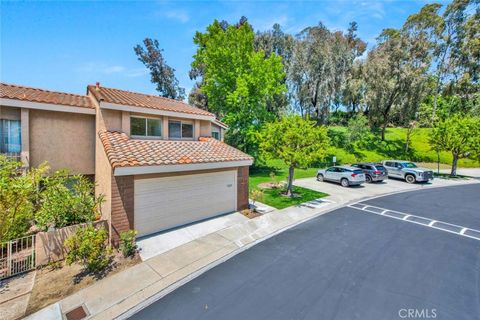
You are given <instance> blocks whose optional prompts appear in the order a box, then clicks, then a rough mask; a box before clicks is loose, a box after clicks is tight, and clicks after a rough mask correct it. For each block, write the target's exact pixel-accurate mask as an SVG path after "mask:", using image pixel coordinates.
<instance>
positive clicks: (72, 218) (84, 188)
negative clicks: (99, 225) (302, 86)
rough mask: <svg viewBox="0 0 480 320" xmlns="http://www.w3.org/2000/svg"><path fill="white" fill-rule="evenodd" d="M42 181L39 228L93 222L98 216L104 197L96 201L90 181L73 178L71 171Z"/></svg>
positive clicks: (80, 177) (56, 173) (38, 218)
mask: <svg viewBox="0 0 480 320" xmlns="http://www.w3.org/2000/svg"><path fill="white" fill-rule="evenodd" d="M43 182H44V187H43V190H42V192H41V202H42V204H41V207H40V209H39V211H38V212H37V213H36V215H35V220H36V221H37V225H38V227H39V228H40V229H43V230H47V229H48V228H49V227H55V228H62V227H66V226H69V225H74V224H79V223H85V222H91V221H93V220H94V219H95V218H96V217H97V216H99V205H100V203H101V202H102V201H103V198H102V197H99V198H95V196H94V195H93V189H94V185H93V183H92V182H90V181H89V180H88V179H87V178H85V177H83V176H81V175H74V176H72V175H70V174H69V172H68V171H57V172H55V173H54V174H53V175H51V176H49V177H46V178H45V179H44V181H43Z"/></svg>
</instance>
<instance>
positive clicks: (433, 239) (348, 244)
mask: <svg viewBox="0 0 480 320" xmlns="http://www.w3.org/2000/svg"><path fill="white" fill-rule="evenodd" d="M366 203H368V204H370V205H375V206H378V207H382V208H385V209H390V210H397V211H401V212H407V213H411V214H415V215H417V216H424V217H428V218H432V219H435V220H442V221H445V222H449V223H454V224H458V225H461V226H464V227H468V228H473V229H480V209H479V208H480V185H479V184H476V185H468V186H459V187H448V188H438V189H429V190H422V191H413V192H408V193H402V194H397V195H392V196H387V197H382V198H377V199H373V200H371V201H367V202H366ZM479 274H480V240H477V239H472V238H467V237H462V236H461V235H459V234H454V233H449V232H445V231H442V230H438V229H434V228H430V227H428V226H425V225H418V224H414V223H409V222H408V221H402V220H398V219H393V218H391V217H387V216H381V215H378V214H374V213H369V212H365V211H362V210H359V209H354V208H348V207H345V208H342V209H339V210H335V211H333V212H330V213H328V214H325V215H322V216H320V217H318V218H315V219H312V220H310V221H308V222H306V223H303V224H301V225H299V226H297V227H295V228H292V229H290V230H287V231H285V232H283V233H281V234H279V235H277V236H275V237H273V238H270V239H268V240H266V241H264V242H261V243H260V244H258V245H256V246H254V247H252V248H251V249H249V250H247V251H244V252H243V253H241V254H239V255H237V256H235V257H233V258H232V259H230V260H228V261H226V262H224V263H222V264H220V265H218V266H217V267H215V268H213V269H211V270H209V271H208V272H206V273H204V274H203V275H201V276H200V277H198V278H196V279H194V280H192V281H191V282H189V283H187V284H186V285H184V286H182V287H180V288H179V289H177V290H175V291H173V292H172V293H170V294H169V295H167V296H165V297H164V298H163V299H161V300H159V301H157V302H155V303H154V304H152V305H150V306H149V307H147V308H145V309H143V310H141V311H140V312H139V313H137V314H135V315H134V316H133V317H132V318H131V319H182V320H183V319H222V320H224V319H229V320H230V319H242V320H245V319H349V320H350V319H367V320H376V319H381V320H385V319H433V318H434V319H452V320H461V319H480V296H479V289H480V285H479V283H480V282H479Z"/></svg>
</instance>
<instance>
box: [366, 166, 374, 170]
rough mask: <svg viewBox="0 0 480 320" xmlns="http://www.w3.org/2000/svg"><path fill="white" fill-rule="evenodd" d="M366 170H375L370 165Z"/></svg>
mask: <svg viewBox="0 0 480 320" xmlns="http://www.w3.org/2000/svg"><path fill="white" fill-rule="evenodd" d="M367 170H375V169H374V168H373V167H372V166H367Z"/></svg>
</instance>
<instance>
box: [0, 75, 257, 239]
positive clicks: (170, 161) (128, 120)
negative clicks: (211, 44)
mask: <svg viewBox="0 0 480 320" xmlns="http://www.w3.org/2000/svg"><path fill="white" fill-rule="evenodd" d="M226 129H227V126H226V125H225V124H223V123H222V122H220V121H218V120H217V119H215V116H214V115H213V114H212V113H210V112H207V111H205V110H201V109H198V108H195V107H192V106H189V105H188V104H186V103H184V102H182V101H177V100H172V99H167V98H162V97H158V96H153V95H146V94H140V93H135V92H129V91H124V90H118V89H111V88H105V87H102V86H100V85H99V84H98V83H97V85H90V86H88V87H87V93H86V95H85V96H83V95H75V94H68V93H62V92H52V91H46V90H41V89H35V88H29V87H23V86H17V85H10V84H0V152H1V153H3V154H7V156H11V157H16V158H18V159H21V160H22V162H23V163H24V165H25V166H27V167H28V166H37V165H39V164H40V163H42V162H43V161H47V162H48V163H49V165H50V166H51V168H52V170H58V169H62V168H68V169H70V170H71V171H72V172H74V173H81V174H84V175H88V176H91V177H92V179H95V183H96V190H95V192H96V194H97V195H99V194H103V195H104V197H105V202H104V204H103V206H102V215H103V218H104V219H106V220H107V221H108V222H109V225H110V234H111V237H112V241H113V242H114V243H117V242H118V237H119V233H120V232H122V231H125V230H128V229H135V230H137V231H138V235H139V236H145V235H148V234H152V233H155V232H159V231H162V230H166V229H170V228H173V227H177V226H181V225H185V224H188V223H191V222H195V221H199V220H203V219H207V218H210V217H213V216H217V215H220V214H224V213H228V212H233V211H236V210H241V209H244V208H246V207H247V206H248V174H249V173H248V168H249V166H250V165H251V164H252V162H253V159H252V158H251V157H250V156H249V155H247V154H245V153H243V152H241V151H239V150H237V149H235V148H233V147H231V146H229V145H227V144H225V143H224V142H223V137H224V134H225V130H226Z"/></svg>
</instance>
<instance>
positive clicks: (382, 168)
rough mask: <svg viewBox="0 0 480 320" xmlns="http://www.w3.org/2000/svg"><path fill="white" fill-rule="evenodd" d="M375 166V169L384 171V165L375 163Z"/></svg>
mask: <svg viewBox="0 0 480 320" xmlns="http://www.w3.org/2000/svg"><path fill="white" fill-rule="evenodd" d="M375 167H376V168H377V170H380V171H385V167H384V166H380V165H377V166H375Z"/></svg>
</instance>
